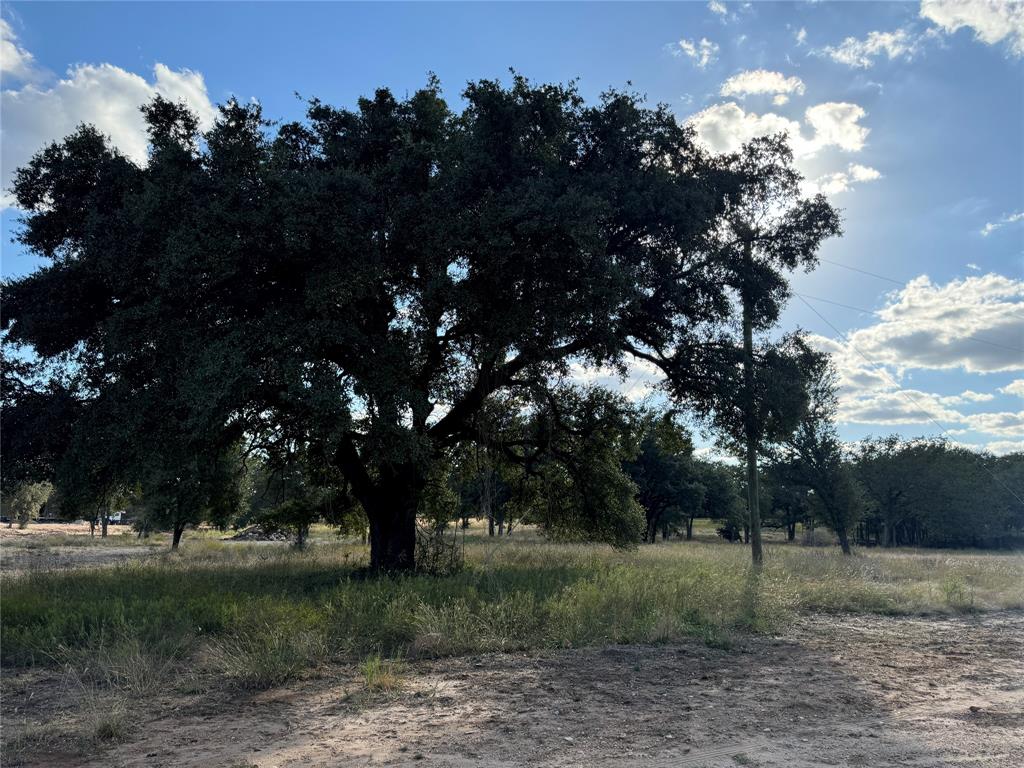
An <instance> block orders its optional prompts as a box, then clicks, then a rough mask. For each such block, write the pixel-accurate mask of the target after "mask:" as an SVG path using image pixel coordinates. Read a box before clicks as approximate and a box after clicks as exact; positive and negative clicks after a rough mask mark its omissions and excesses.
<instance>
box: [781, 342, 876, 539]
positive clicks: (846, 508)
mask: <svg viewBox="0 0 1024 768" xmlns="http://www.w3.org/2000/svg"><path fill="white" fill-rule="evenodd" d="M810 360H812V361H814V364H813V365H808V366H806V367H805V370H807V371H808V375H807V377H806V379H805V380H806V381H807V383H808V389H807V391H808V394H809V396H810V400H809V407H808V409H807V413H806V415H805V416H804V418H803V420H802V421H801V422H800V425H799V426H798V427H797V429H796V432H795V433H794V434H793V435H792V437H791V438H790V439H789V440H788V441H787V442H786V444H785V445H784V447H783V448H782V459H783V462H784V464H782V465H781V466H782V467H784V468H785V470H786V476H785V477H786V480H788V481H789V482H790V483H791V484H793V485H796V486H800V485H803V486H805V487H806V488H807V489H808V490H809V494H808V496H809V500H810V505H811V507H812V509H813V510H814V511H815V512H816V514H817V515H818V517H819V518H820V519H821V520H822V521H823V522H824V523H825V524H826V525H827V526H828V527H829V528H831V529H832V530H833V531H834V532H835V534H836V536H837V537H838V539H839V546H840V547H841V548H842V550H843V554H845V555H849V554H851V553H852V550H851V548H850V533H851V532H852V530H853V528H854V526H855V525H856V523H857V520H858V519H859V518H860V515H861V514H862V513H863V510H864V499H863V492H862V489H861V488H860V485H859V484H858V483H857V480H856V478H855V476H854V473H853V469H852V467H851V466H850V464H849V463H847V462H846V461H845V460H844V455H843V445H842V442H841V441H840V440H839V434H838V432H837V431H836V428H835V424H834V422H833V419H834V416H835V412H836V408H837V400H836V373H835V369H834V368H833V366H832V363H831V361H830V360H829V358H828V357H827V356H821V355H819V356H813V355H812V356H810Z"/></svg>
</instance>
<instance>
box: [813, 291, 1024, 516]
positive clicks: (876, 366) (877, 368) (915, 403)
mask: <svg viewBox="0 0 1024 768" xmlns="http://www.w3.org/2000/svg"><path fill="white" fill-rule="evenodd" d="M796 295H797V297H798V298H799V299H800V301H802V302H803V303H804V304H805V305H807V308H808V309H809V310H811V312H813V313H814V314H816V315H817V316H818V317H819V318H820V319H821V321H822V322H823V323H825V325H827V326H828V327H829V328H831V329H832V330H833V331H834V332H835V334H836V341H838V342H839V343H840V344H846V345H847V346H849V347H850V348H851V349H852V350H853V351H854V352H856V353H857V354H858V355H860V356H861V357H862V358H864V361H865V362H866V363H867V364H868V365H870V366H871V368H872V371H873V372H880V373H882V374H883V375H884V376H885V378H887V379H888V380H889V381H890V382H891V383H892V385H893V386H894V387H896V391H897V392H899V393H900V394H901V395H903V397H905V398H906V399H907V401H908V402H910V404H911V405H913V406H914V407H915V408H919V409H920V410H921V413H923V414H924V416H925V418H926V419H928V421H930V422H931V423H932V424H934V425H935V426H936V427H938V428H939V430H940V431H941V432H942V433H943V434H944V435H945V434H947V433H948V432H949V429H947V428H946V427H944V426H942V425H941V424H939V422H937V421H936V420H935V419H933V418H932V417H931V416H930V415H929V413H928V410H927V409H926V408H924V407H923V406H922V405H921V403H920V401H918V400H917V399H916V398H914V397H912V396H911V394H910V393H909V392H907V391H906V390H905V389H903V388H902V387H901V386H900V385H899V382H897V381H896V380H895V379H894V378H893V377H892V376H890V375H889V372H888V371H887V370H885V367H884V366H882V365H881V363H876V362H875V361H874V360H872V359H871V358H869V357H868V356H867V355H865V354H864V353H863V352H861V351H860V349H859V348H858V347H857V345H856V344H854V343H853V342H851V341H849V340H844V337H843V332H842V331H840V330H839V329H838V328H836V327H835V326H834V325H833V324H832V323H831V322H830V321H829V319H828V318H827V317H825V316H824V315H823V314H821V312H819V311H818V310H817V309H815V308H814V307H813V306H812V305H811V303H810V302H809V301H807V299H805V298H804V297H803V296H801V295H800V294H796ZM974 455H975V456H976V457H977V458H978V462H979V466H980V467H981V468H982V469H984V470H985V471H986V472H987V473H988V475H989V476H990V477H991V478H992V479H993V480H995V481H996V482H997V483H999V484H1000V485H1001V486H1003V488H1005V489H1006V491H1007V492H1008V493H1009V494H1010V495H1011V496H1013V498H1015V499H1016V500H1017V501H1018V502H1020V503H1021V504H1022V505H1024V499H1021V497H1020V496H1018V495H1017V494H1016V493H1015V492H1014V491H1013V489H1012V488H1010V486H1008V485H1007V484H1006V483H1004V482H1003V481H1002V480H1001V479H1000V478H999V477H997V476H996V475H995V474H994V473H993V472H992V470H990V469H989V468H988V467H986V466H985V464H984V462H982V461H981V456H978V455H977V454H974Z"/></svg>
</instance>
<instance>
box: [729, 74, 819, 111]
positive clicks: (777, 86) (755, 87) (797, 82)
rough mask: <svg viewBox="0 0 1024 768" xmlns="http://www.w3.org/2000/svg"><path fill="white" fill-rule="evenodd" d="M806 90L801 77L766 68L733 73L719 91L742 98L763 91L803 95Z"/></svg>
mask: <svg viewBox="0 0 1024 768" xmlns="http://www.w3.org/2000/svg"><path fill="white" fill-rule="evenodd" d="M805 90H806V88H805V86H804V83H803V80H801V79H800V78H799V77H786V76H785V75H783V74H782V73H781V72H770V71H768V70H766V69H749V70H747V71H745V72H740V73H739V74H736V75H733V76H732V77H730V78H729V79H728V80H726V81H725V82H724V83H722V88H721V90H720V91H719V93H720V94H721V95H722V96H739V97H740V98H743V97H744V96H748V95H750V94H761V93H777V94H790V93H795V94H797V95H801V96H802V95H803V93H804V91H805ZM783 103H785V102H783Z"/></svg>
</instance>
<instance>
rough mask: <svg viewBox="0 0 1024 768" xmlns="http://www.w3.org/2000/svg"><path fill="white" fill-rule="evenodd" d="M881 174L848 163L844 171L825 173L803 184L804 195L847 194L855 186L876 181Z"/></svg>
mask: <svg viewBox="0 0 1024 768" xmlns="http://www.w3.org/2000/svg"><path fill="white" fill-rule="evenodd" d="M880 178H882V174H881V173H879V172H878V171H877V170H875V169H874V168H871V167H870V166H867V165H861V164H860V163H850V164H849V165H848V166H847V168H846V170H845V171H835V172H833V173H826V174H825V175H824V176H819V177H818V178H816V179H813V180H808V181H805V182H804V194H806V195H814V194H817V193H818V192H821V193H822V194H824V195H838V194H839V193H840V192H849V191H850V190H851V189H853V188H854V186H855V185H857V184H863V183H865V182H868V181H877V180H878V179H880Z"/></svg>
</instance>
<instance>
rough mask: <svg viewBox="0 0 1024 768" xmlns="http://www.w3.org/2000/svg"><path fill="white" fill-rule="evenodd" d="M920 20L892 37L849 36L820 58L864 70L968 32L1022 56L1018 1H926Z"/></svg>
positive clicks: (1023, 16)
mask: <svg viewBox="0 0 1024 768" xmlns="http://www.w3.org/2000/svg"><path fill="white" fill-rule="evenodd" d="M920 17H921V19H923V20H924V22H925V24H924V25H923V26H924V28H922V25H921V24H916V25H915V24H911V25H908V26H905V27H901V28H899V29H896V30H893V31H891V32H887V31H881V30H876V31H874V32H869V33H868V34H867V36H866V37H863V38H858V37H847V38H845V39H844V40H843V41H842V42H840V43H839V44H838V45H834V46H826V47H824V48H822V49H820V50H819V51H817V53H819V54H820V55H823V56H827V57H829V58H831V59H832V60H833V61H836V62H839V63H840V64H845V65H847V66H850V67H857V68H861V69H866V68H868V67H871V66H874V64H875V63H876V62H877V61H879V60H889V61H893V60H903V61H909V60H911V59H912V58H914V56H915V55H917V54H918V53H919V52H920V51H921V50H922V49H923V48H925V47H926V46H927V45H928V44H929V42H930V41H933V40H935V39H937V38H941V37H943V36H944V35H952V34H954V33H956V32H957V31H958V30H961V29H968V30H970V31H971V32H973V34H974V38H975V39H976V40H977V41H979V42H981V43H985V44H987V45H1005V48H1006V51H1007V54H1008V55H1010V56H1014V57H1018V58H1019V57H1022V56H1024V2H1020V0H923V2H922V3H921V8H920Z"/></svg>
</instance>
